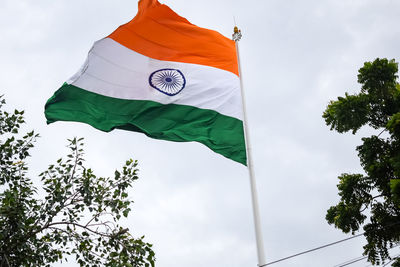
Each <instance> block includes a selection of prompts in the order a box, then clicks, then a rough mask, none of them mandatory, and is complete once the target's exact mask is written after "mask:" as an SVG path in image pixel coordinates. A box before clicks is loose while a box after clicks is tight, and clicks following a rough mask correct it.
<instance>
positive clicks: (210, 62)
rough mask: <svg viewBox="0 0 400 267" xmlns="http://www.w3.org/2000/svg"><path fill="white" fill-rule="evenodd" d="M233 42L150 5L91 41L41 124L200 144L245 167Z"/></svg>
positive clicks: (150, 0) (152, 1)
mask: <svg viewBox="0 0 400 267" xmlns="http://www.w3.org/2000/svg"><path fill="white" fill-rule="evenodd" d="M241 101H242V100H241V93H240V80H239V74H238V63H237V57H236V49H235V43H234V41H232V40H230V39H228V38H226V37H224V36H222V35H221V34H219V33H218V32H216V31H212V30H209V29H204V28H200V27H197V26H195V25H193V24H191V23H190V22H189V21H187V20H186V19H185V18H183V17H181V16H179V15H178V14H176V13H175V12H174V11H172V10H171V9H170V8H169V7H168V6H166V5H163V4H160V3H159V2H158V1H157V0H141V1H140V2H139V9H138V13H137V15H136V16H135V17H134V18H133V19H132V20H131V21H130V22H128V23H127V24H124V25H122V26H120V27H118V28H117V29H116V30H115V31H114V32H113V33H112V34H110V35H109V36H108V37H106V38H104V39H101V40H99V41H97V42H95V43H94V45H93V47H92V48H91V50H90V51H89V53H88V57H87V59H86V61H85V63H84V64H83V66H82V68H81V69H80V70H79V71H78V72H77V73H76V74H75V75H74V76H72V77H71V78H70V79H69V80H68V81H66V82H65V83H64V84H63V85H62V86H61V88H60V89H58V90H57V91H56V92H55V93H54V95H53V96H52V97H51V98H50V99H49V100H48V101H47V103H46V106H45V115H46V118H47V123H53V122H55V121H78V122H83V123H87V124H90V125H91V126H93V127H95V128H97V129H99V130H102V131H106V132H109V131H111V130H113V129H125V130H130V131H135V132H141V133H144V134H146V135H147V136H149V137H152V138H157V139H163V140H169V141H177V142H188V141H196V142H200V143H202V144H204V145H206V146H207V147H209V148H210V149H212V150H213V151H215V152H217V153H219V154H221V155H223V156H225V157H227V158H230V159H232V160H234V161H237V162H240V163H242V164H244V165H246V149H245V139H244V133H243V121H242V120H243V110H242V102H241Z"/></svg>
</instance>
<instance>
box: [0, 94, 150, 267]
mask: <svg viewBox="0 0 400 267" xmlns="http://www.w3.org/2000/svg"><path fill="white" fill-rule="evenodd" d="M4 104H5V102H4V99H2V98H1V99H0V137H1V138H0V166H1V170H0V266H13V267H14V266H50V264H51V263H54V262H58V261H62V260H64V261H65V260H67V259H66V256H67V255H75V257H76V260H77V262H78V263H79V264H80V266H154V252H153V251H152V249H151V245H150V244H148V243H145V242H144V241H143V237H141V238H137V239H136V238H133V237H132V236H131V234H130V233H129V231H128V229H127V228H123V227H121V226H120V225H119V224H118V222H119V220H120V219H121V218H122V217H127V216H128V214H129V212H130V204H131V203H132V201H131V200H129V199H128V193H127V190H128V189H129V188H130V187H131V186H132V183H133V182H134V181H135V180H136V179H138V176H137V162H136V161H133V160H128V161H127V162H126V163H125V165H124V166H123V167H122V170H120V171H115V173H114V176H113V177H111V178H104V177H99V176H96V175H95V174H94V172H93V171H92V170H91V169H90V168H87V167H85V164H84V163H85V161H84V158H83V156H84V152H83V149H82V146H83V140H82V139H76V138H74V139H72V140H69V144H68V148H69V150H70V154H69V155H67V158H66V159H59V160H57V162H56V163H55V164H53V165H50V166H49V167H48V169H47V170H46V171H44V172H43V173H41V174H40V175H39V176H40V178H41V182H42V184H43V190H44V193H40V194H39V193H38V190H37V188H35V186H34V185H33V182H32V180H31V179H30V178H29V177H28V165H27V163H26V160H27V158H28V157H29V156H30V154H29V150H30V149H31V148H32V147H33V146H34V142H35V140H36V138H38V135H37V134H35V133H34V132H29V133H27V134H25V135H22V136H21V135H20V134H19V131H20V127H21V125H22V124H23V123H24V118H23V112H20V111H17V110H15V111H14V112H13V113H8V112H6V111H4V110H3V106H4ZM39 195H40V196H43V195H44V199H39V197H38V196H39Z"/></svg>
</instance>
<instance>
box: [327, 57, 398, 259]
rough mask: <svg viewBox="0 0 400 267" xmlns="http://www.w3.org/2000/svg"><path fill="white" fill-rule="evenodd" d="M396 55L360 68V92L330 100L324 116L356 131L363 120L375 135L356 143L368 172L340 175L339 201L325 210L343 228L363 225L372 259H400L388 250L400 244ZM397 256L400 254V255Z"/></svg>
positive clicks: (366, 249)
mask: <svg viewBox="0 0 400 267" xmlns="http://www.w3.org/2000/svg"><path fill="white" fill-rule="evenodd" d="M397 72H398V64H397V63H396V62H395V60H387V59H379V58H378V59H376V60H375V61H373V62H366V63H364V66H363V67H362V68H361V69H360V70H359V74H358V82H359V83H360V84H361V92H360V93H358V94H354V95H351V94H348V93H346V94H345V96H344V97H338V99H337V100H336V101H331V102H330V103H329V104H328V106H327V108H326V110H325V112H324V113H323V118H324V119H325V122H326V124H327V125H328V126H330V127H331V130H336V131H337V132H339V133H344V132H348V131H351V132H352V133H353V134H355V133H356V132H357V131H358V130H359V129H360V128H361V127H362V126H365V125H366V126H369V127H372V128H373V129H375V131H376V132H377V135H371V136H369V137H363V138H362V139H361V140H362V144H361V145H360V146H358V147H357V148H356V149H357V151H358V156H359V158H360V162H361V166H362V167H363V170H364V172H365V173H363V174H348V173H344V174H342V175H340V176H339V184H338V185H337V187H338V191H339V196H340V201H339V203H337V204H336V205H335V206H332V207H330V208H329V210H328V211H327V215H326V220H327V221H328V223H329V224H333V225H335V227H337V228H339V229H341V230H342V231H343V232H345V233H349V232H351V233H352V234H354V233H355V232H356V231H359V230H361V229H360V228H361V227H362V228H363V230H364V236H365V237H366V240H367V244H366V245H365V246H364V255H367V256H368V261H370V262H371V263H372V264H374V265H375V264H381V263H383V262H385V261H386V262H387V261H389V262H391V263H392V266H400V259H399V258H398V257H396V256H392V257H391V256H390V255H393V253H391V254H390V253H389V252H390V251H389V250H390V249H391V248H393V247H395V246H398V245H399V244H400V86H399V84H398V83H397V78H398V75H397ZM397 256H399V255H397Z"/></svg>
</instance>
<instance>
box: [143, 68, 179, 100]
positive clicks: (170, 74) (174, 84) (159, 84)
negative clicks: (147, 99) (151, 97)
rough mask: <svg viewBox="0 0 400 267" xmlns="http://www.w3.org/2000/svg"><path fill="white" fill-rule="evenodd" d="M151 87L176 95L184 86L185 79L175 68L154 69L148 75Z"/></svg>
mask: <svg viewBox="0 0 400 267" xmlns="http://www.w3.org/2000/svg"><path fill="white" fill-rule="evenodd" d="M149 83H150V85H151V87H153V88H155V89H157V90H158V91H160V92H161V93H164V94H166V95H170V96H172V95H176V94H178V93H179V92H180V91H182V89H183V88H185V84H186V80H185V76H183V74H182V72H181V71H180V70H177V69H161V70H156V71H155V72H153V73H152V74H150V77H149Z"/></svg>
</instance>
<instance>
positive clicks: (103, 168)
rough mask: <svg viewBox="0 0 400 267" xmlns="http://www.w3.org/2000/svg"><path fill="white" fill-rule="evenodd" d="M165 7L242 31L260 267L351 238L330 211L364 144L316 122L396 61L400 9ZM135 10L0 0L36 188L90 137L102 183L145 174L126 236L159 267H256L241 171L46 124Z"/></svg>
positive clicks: (180, 146)
mask: <svg viewBox="0 0 400 267" xmlns="http://www.w3.org/2000/svg"><path fill="white" fill-rule="evenodd" d="M160 2H161V3H164V4H167V5H168V6H170V7H171V8H172V9H173V10H175V11H176V12H177V13H178V14H180V15H181V16H183V17H186V18H187V19H188V20H189V21H190V22H192V23H194V24H196V25H198V26H201V27H206V28H211V29H214V30H217V31H219V32H220V33H222V34H223V35H225V36H227V37H230V36H231V34H232V28H233V26H234V23H233V17H235V19H236V22H237V24H238V26H239V28H241V30H242V33H243V39H242V41H240V52H241V62H242V71H243V81H244V87H245V88H244V89H245V91H246V97H247V99H246V103H247V107H248V119H249V126H250V136H251V142H252V147H253V152H254V154H253V157H254V167H255V173H256V180H257V189H258V194H259V201H260V213H261V220H262V231H263V238H264V244H265V254H266V258H267V261H268V262H270V261H273V260H276V259H279V258H282V257H285V256H288V255H291V254H294V253H297V252H300V251H303V250H307V249H310V248H314V247H317V246H320V245H324V244H326V243H329V242H333V241H336V240H339V239H342V238H345V237H348V236H347V235H344V234H342V233H341V232H340V231H339V230H337V229H335V228H334V227H333V226H329V225H328V224H327V223H326V221H325V214H326V210H327V209H328V208H329V207H330V206H331V205H333V204H335V203H336V202H337V200H338V196H337V189H336V183H337V176H338V175H340V174H341V173H343V172H349V173H352V172H353V173H354V172H360V171H361V168H360V166H359V161H358V158H357V154H356V152H355V146H356V145H357V144H360V138H361V137H362V136H363V135H366V134H368V133H370V131H369V130H368V129H364V130H362V131H361V132H360V133H359V134H357V135H356V136H353V135H351V134H344V135H340V134H337V133H335V132H331V131H330V130H329V128H328V127H327V126H325V123H324V121H323V119H322V117H321V114H322V112H323V111H324V109H325V107H326V105H327V104H328V102H329V100H331V99H335V98H336V97H337V96H339V95H343V94H344V93H345V92H346V91H347V92H350V93H354V92H357V91H358V90H359V85H358V84H357V71H358V69H359V68H360V67H361V66H362V65H363V63H364V62H365V61H371V60H374V59H375V58H377V57H387V58H390V59H392V58H395V59H396V60H397V61H399V60H400V1H398V0H380V1H373V0H322V1H321V0H302V1H297V0H293V1H282V0H264V1H261V0H247V1H238V0H219V1H215V0H202V1H192V0H186V1H185V0H164V1H161V0H160ZM136 11H137V1H136V0H129V1H128V0H113V1H106V0H96V1H95V0H79V1H78V0H57V1H54V0H36V1H28V0H18V1H15V0H1V1H0V29H1V37H0V38H1V42H0V91H1V94H5V98H6V100H7V103H8V104H7V108H8V109H12V108H18V109H24V110H25V111H26V119H27V122H28V128H29V129H35V130H36V131H37V132H39V133H40V134H41V138H40V139H39V140H38V142H37V144H36V147H35V148H34V149H33V151H32V156H33V157H32V158H31V160H30V166H31V173H32V175H33V176H35V177H37V176H36V175H37V174H38V173H40V172H41V171H43V170H45V169H46V168H47V166H48V165H49V164H51V163H53V162H54V161H55V160H56V159H58V158H60V157H61V156H63V155H65V153H66V152H67V149H66V147H65V146H66V144H67V141H66V139H67V138H72V137H74V136H78V137H85V139H86V147H85V150H86V159H87V165H88V166H89V167H92V168H93V169H94V170H95V172H96V173H97V174H98V175H104V176H109V175H112V173H113V171H114V170H115V169H116V168H119V167H120V166H122V165H123V163H124V161H125V160H126V159H129V158H134V159H137V160H138V161H139V168H140V179H139V181H137V182H136V183H135V184H134V188H133V189H132V190H131V192H130V196H131V198H132V199H133V200H134V201H135V204H134V205H133V207H132V210H133V211H132V212H131V214H130V216H129V219H128V220H126V221H124V224H125V225H126V226H127V227H129V228H130V230H131V232H132V233H133V234H134V235H135V236H138V237H139V236H142V235H145V236H146V239H145V240H146V241H147V242H150V243H153V244H154V250H155V252H156V257H157V262H156V266H160V267H179V266H191V267H204V266H219V267H225V266H229V267H248V266H256V264H257V256H256V247H255V238H254V229H253V220H252V212H251V201H250V187H249V181H248V173H247V169H246V168H245V167H244V166H242V165H241V164H238V163H236V162H233V161H231V160H228V159H226V158H224V157H222V156H220V155H219V154H216V153H214V152H212V151H211V150H209V149H208V148H206V147H205V146H203V145H201V144H198V143H174V142H167V141H160V140H154V139H150V138H148V137H146V136H144V135H143V134H139V133H134V132H126V131H121V130H118V131H113V132H111V133H103V132H100V131H98V130H95V129H94V128H92V127H90V126H88V125H85V124H80V123H72V122H57V123H54V124H51V125H46V122H45V117H44V114H43V111H44V104H45V102H46V100H47V99H48V98H49V97H51V95H52V94H53V93H54V92H55V90H57V89H58V88H59V87H60V86H61V85H62V84H63V82H64V81H66V80H67V79H68V78H69V77H70V76H72V75H73V74H74V73H75V72H76V71H77V70H78V68H79V67H80V66H81V64H82V63H83V62H84V60H85V58H86V55H87V52H88V51H89V49H90V48H91V46H92V44H93V42H94V41H96V40H98V39H101V38H103V37H105V36H107V35H108V34H110V33H111V32H112V31H113V30H114V29H116V28H117V27H118V26H119V25H121V24H123V23H125V22H127V21H129V20H130V19H132V18H133V17H134V16H135V14H136ZM35 179H37V178H35ZM364 243H365V241H364V239H363V238H357V239H353V240H352V241H349V242H346V243H342V244H340V245H337V246H334V247H331V248H327V249H324V250H320V251H317V252H314V253H310V254H307V255H303V256H300V257H297V258H294V259H291V260H288V261H285V262H282V263H280V264H276V265H271V266H285V267H286V266H289V267H290V266H309V267H321V266H335V265H337V264H340V263H342V262H345V261H347V260H350V259H353V258H356V257H359V256H361V254H362V245H363V244H364ZM392 253H395V254H398V253H399V251H394V252H392ZM57 266H61V265H57ZM63 266H65V265H63ZM68 266H77V265H73V264H72V263H71V264H68ZM352 266H369V264H368V263H367V262H366V261H361V262H359V263H357V264H353V265H352Z"/></svg>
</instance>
